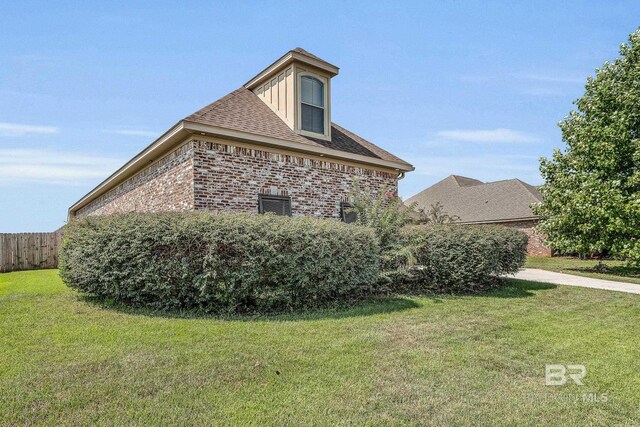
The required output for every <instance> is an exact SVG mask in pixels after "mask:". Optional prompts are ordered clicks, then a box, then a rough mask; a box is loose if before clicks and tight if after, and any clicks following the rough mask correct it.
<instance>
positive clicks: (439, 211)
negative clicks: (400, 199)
mask: <svg viewBox="0 0 640 427" xmlns="http://www.w3.org/2000/svg"><path fill="white" fill-rule="evenodd" d="M420 217H421V218H420V221H419V222H420V223H425V224H451V223H453V222H456V221H458V220H459V219H460V217H459V216H458V215H449V214H448V213H447V212H446V211H445V210H444V206H442V205H441V204H440V202H436V204H435V205H431V207H430V208H429V210H428V211H427V212H425V211H424V209H420Z"/></svg>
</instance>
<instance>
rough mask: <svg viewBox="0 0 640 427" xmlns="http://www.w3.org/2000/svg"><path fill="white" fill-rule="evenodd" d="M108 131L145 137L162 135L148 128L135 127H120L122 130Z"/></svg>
mask: <svg viewBox="0 0 640 427" xmlns="http://www.w3.org/2000/svg"><path fill="white" fill-rule="evenodd" d="M106 132H108V133H113V134H116V135H124V136H144V137H157V136H160V134H159V133H158V132H153V131H148V130H135V129H120V130H112V131H106Z"/></svg>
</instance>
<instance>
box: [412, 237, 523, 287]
mask: <svg viewBox="0 0 640 427" xmlns="http://www.w3.org/2000/svg"><path fill="white" fill-rule="evenodd" d="M402 238H403V241H404V242H405V245H407V246H408V247H409V248H410V249H411V252H412V254H413V256H414V258H415V260H414V261H415V264H416V266H415V267H413V268H411V269H410V271H409V273H410V274H408V275H404V276H403V277H404V280H402V282H403V285H405V286H410V287H412V288H414V290H432V291H444V292H469V291H476V290H480V289H484V288H486V287H488V286H490V285H491V284H493V283H495V277H496V276H498V275H502V274H513V273H516V272H517V271H518V270H519V269H520V268H521V267H522V266H523V265H524V263H525V261H526V256H527V242H528V237H527V235H526V234H524V233H523V232H521V231H518V230H514V229H511V228H507V227H501V226H481V225H434V226H409V227H405V228H404V229H403V230H402Z"/></svg>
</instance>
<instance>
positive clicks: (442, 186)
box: [405, 175, 542, 223]
mask: <svg viewBox="0 0 640 427" xmlns="http://www.w3.org/2000/svg"><path fill="white" fill-rule="evenodd" d="M541 201H542V195H541V194H540V192H539V191H538V190H537V189H536V188H535V187H534V186H532V185H529V184H527V183H525V182H522V181H520V180H519V179H508V180H504V181H495V182H486V183H485V182H482V181H478V180H477V179H473V178H467V177H464V176H457V175H450V176H448V177H447V178H445V179H443V180H442V181H440V182H438V183H436V184H434V185H432V186H431V187H429V188H427V189H425V190H423V191H421V192H420V193H418V194H416V195H415V196H412V197H410V198H409V199H407V200H406V202H405V203H406V204H407V205H409V204H411V203H414V202H415V203H416V204H417V206H418V208H421V209H424V210H425V211H427V210H429V209H430V208H431V206H432V205H435V204H436V203H440V204H441V205H442V207H443V210H444V211H445V212H446V213H447V214H449V215H456V216H457V217H459V218H460V219H459V221H458V222H461V223H483V222H501V221H517V220H525V219H535V218H537V217H536V216H535V215H534V214H533V212H532V211H531V205H532V204H534V203H539V202H541Z"/></svg>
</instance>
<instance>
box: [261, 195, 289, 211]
mask: <svg viewBox="0 0 640 427" xmlns="http://www.w3.org/2000/svg"><path fill="white" fill-rule="evenodd" d="M258 212H260V213H267V212H273V213H274V214H276V215H283V216H291V197H283V196H269V195H262V194H260V195H258Z"/></svg>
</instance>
